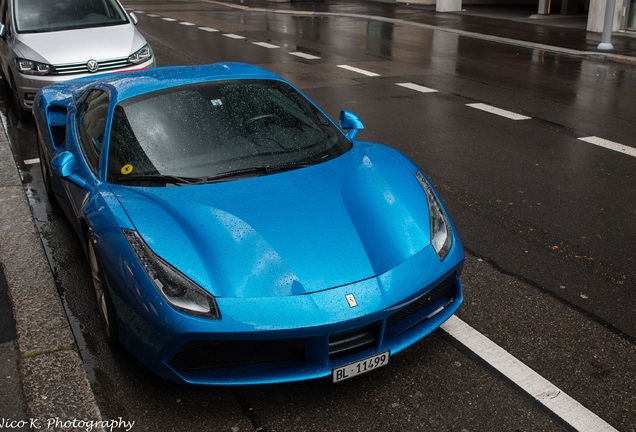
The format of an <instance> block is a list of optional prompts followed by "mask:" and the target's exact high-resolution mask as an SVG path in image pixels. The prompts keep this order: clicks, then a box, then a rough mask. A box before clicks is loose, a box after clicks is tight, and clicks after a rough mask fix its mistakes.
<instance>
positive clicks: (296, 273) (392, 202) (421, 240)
mask: <svg viewBox="0 0 636 432" xmlns="http://www.w3.org/2000/svg"><path fill="white" fill-rule="evenodd" d="M111 188H112V190H113V192H114V193H115V194H116V195H117V197H118V199H119V201H120V203H121V204H122V206H123V207H124V209H125V211H126V212H127V214H128V215H129V217H130V220H131V222H132V224H133V225H134V227H135V228H136V229H137V230H138V232H139V233H140V235H141V237H142V238H143V239H144V240H145V241H146V243H147V244H148V245H149V247H150V248H151V249H152V250H153V251H154V252H155V253H156V254H157V255H159V256H160V257H162V258H163V259H164V260H166V261H167V262H169V263H170V264H172V265H173V266H174V267H176V268H177V269H179V270H180V271H181V272H183V273H184V274H185V275H187V276H188V277H190V278H191V279H192V280H194V281H195V282H197V283H198V284H199V285H201V286H202V287H204V288H205V289H207V290H208V291H210V292H211V293H212V294H213V295H215V296H220V297H271V296H287V295H298V294H305V293H311V292H316V291H321V290H325V289H329V288H333V287H337V286H342V285H346V284H350V283H353V282H358V281H361V280H364V279H368V278H371V277H374V276H377V275H379V274H381V273H384V272H386V271H387V270H390V269H391V268H393V267H395V266H396V265H398V264H400V263H401V262H403V261H404V260H406V259H408V258H409V257H411V256H412V255H414V254H416V253H417V252H419V251H421V250H422V249H423V248H425V247H426V246H427V245H428V244H429V243H430V224H429V218H428V206H427V202H426V196H425V194H424V192H423V190H422V188H421V186H420V185H419V183H418V181H417V180H416V178H415V176H414V173H412V172H411V171H410V170H409V169H408V168H407V167H406V166H405V165H404V164H403V163H402V162H401V161H400V160H399V159H397V158H396V157H394V156H393V155H392V154H391V150H389V149H387V148H385V147H382V146H375V145H371V146H367V145H363V146H355V147H354V148H353V149H352V150H350V151H349V152H348V153H347V154H345V155H343V156H340V157H339V158H337V159H334V160H331V161H328V162H325V163H322V164H319V165H315V166H311V167H308V168H303V169H298V170H294V171H288V172H283V173H277V174H272V175H267V176H261V177H255V178H249V179H241V180H235V181H227V182H222V183H212V184H205V185H195V186H182V187H152V188H150V187H148V188H142V187H128V186H120V185H112V186H111Z"/></svg>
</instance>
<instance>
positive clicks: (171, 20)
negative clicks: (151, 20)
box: [161, 18, 176, 22]
mask: <svg viewBox="0 0 636 432" xmlns="http://www.w3.org/2000/svg"><path fill="white" fill-rule="evenodd" d="M161 19H162V20H164V21H169V22H174V21H176V19H174V18H161Z"/></svg>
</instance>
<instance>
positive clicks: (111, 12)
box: [14, 0, 128, 32]
mask: <svg viewBox="0 0 636 432" xmlns="http://www.w3.org/2000/svg"><path fill="white" fill-rule="evenodd" d="M14 16H15V22H16V27H17V30H18V32H45V31H54V30H65V29H75V28H84V27H97V26H105V25H115V24H123V23H127V22H128V18H127V17H126V14H125V13H124V11H123V10H122V9H121V7H120V6H119V4H117V2H115V1H113V0H55V1H52V0H14Z"/></svg>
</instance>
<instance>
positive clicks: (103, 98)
mask: <svg viewBox="0 0 636 432" xmlns="http://www.w3.org/2000/svg"><path fill="white" fill-rule="evenodd" d="M107 114H108V94H107V93H105V92H103V91H99V90H93V91H92V92H91V93H89V95H88V96H87V97H86V99H85V100H84V102H82V104H81V105H80V107H79V109H78V112H77V133H78V135H79V142H80V146H81V148H82V152H83V153H84V157H85V158H86V162H87V163H88V164H89V165H90V167H91V170H92V171H93V173H95V174H96V175H97V168H98V166H99V155H100V154H101V152H102V142H103V138H104V128H105V125H106V115H107Z"/></svg>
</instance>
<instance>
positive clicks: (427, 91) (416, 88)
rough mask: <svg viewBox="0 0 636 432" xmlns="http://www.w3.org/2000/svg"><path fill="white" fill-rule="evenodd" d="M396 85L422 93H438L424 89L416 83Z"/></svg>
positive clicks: (430, 89)
mask: <svg viewBox="0 0 636 432" xmlns="http://www.w3.org/2000/svg"><path fill="white" fill-rule="evenodd" d="M396 85H399V86H400V87H404V88H407V89H411V90H415V91H418V92H420V93H436V92H437V90H435V89H432V88H429V87H424V86H422V85H419V84H415V83H396Z"/></svg>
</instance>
